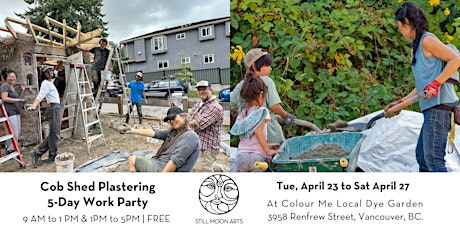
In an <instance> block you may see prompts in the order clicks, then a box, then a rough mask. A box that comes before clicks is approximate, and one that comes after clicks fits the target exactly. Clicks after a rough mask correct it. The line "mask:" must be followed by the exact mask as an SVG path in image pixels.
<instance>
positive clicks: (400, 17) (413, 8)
mask: <svg viewBox="0 0 460 230" xmlns="http://www.w3.org/2000/svg"><path fill="white" fill-rule="evenodd" d="M406 18H407V20H408V21H409V24H410V25H411V26H412V27H413V28H414V29H415V32H416V34H415V39H414V41H413V42H412V65H415V63H416V62H417V59H416V58H415V54H416V53H417V49H418V45H419V43H420V39H421V37H422V35H423V33H425V32H426V31H428V29H429V26H428V19H427V17H426V14H425V12H424V11H423V10H422V9H421V8H420V7H419V6H417V5H416V4H414V3H412V2H406V3H404V4H402V5H401V7H399V9H398V10H396V13H395V20H396V21H400V22H401V23H402V24H403V25H405V24H406Z"/></svg>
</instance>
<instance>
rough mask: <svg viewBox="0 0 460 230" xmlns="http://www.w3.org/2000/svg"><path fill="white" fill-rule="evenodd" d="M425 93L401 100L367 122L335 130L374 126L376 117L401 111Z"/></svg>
mask: <svg viewBox="0 0 460 230" xmlns="http://www.w3.org/2000/svg"><path fill="white" fill-rule="evenodd" d="M426 95H427V92H426V91H425V90H424V91H423V92H421V93H419V94H417V95H415V96H413V97H412V98H411V99H409V100H407V101H403V102H401V103H399V104H397V105H395V106H393V107H391V108H390V109H388V111H386V112H382V113H379V114H377V115H376V116H375V117H373V118H371V119H370V120H369V122H367V123H355V124H348V126H346V127H342V128H337V130H338V131H349V132H361V131H364V130H367V129H370V128H372V126H374V124H375V122H376V121H377V120H378V119H380V118H382V117H385V115H393V116H394V115H397V114H396V113H397V112H398V111H401V110H402V109H404V108H406V107H407V106H409V105H412V104H414V103H415V102H418V101H420V99H422V98H425V97H426Z"/></svg>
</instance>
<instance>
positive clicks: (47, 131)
mask: <svg viewBox="0 0 460 230" xmlns="http://www.w3.org/2000/svg"><path fill="white" fill-rule="evenodd" d="M42 130H43V139H46V137H48V135H50V125H49V123H48V122H47V121H45V122H43V124H42Z"/></svg>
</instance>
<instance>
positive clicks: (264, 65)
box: [230, 48, 295, 144]
mask: <svg viewBox="0 0 460 230" xmlns="http://www.w3.org/2000/svg"><path fill="white" fill-rule="evenodd" d="M271 64H272V58H271V57H270V54H268V52H267V51H265V50H263V49H260V48H257V49H252V50H250V51H249V52H248V53H247V54H246V56H245V57H244V65H245V67H246V71H247V72H246V76H247V75H248V74H251V75H255V76H256V77H259V78H260V79H262V80H263V81H264V84H265V85H266V86H267V90H268V91H267V92H266V94H265V102H264V104H263V106H264V107H265V108H267V109H268V110H269V111H270V117H271V118H272V119H270V122H269V123H268V127H267V132H268V134H267V136H268V137H267V139H268V143H271V144H280V143H282V142H284V141H285V140H286V138H285V137H284V134H283V129H282V128H281V125H280V124H279V123H278V121H277V120H276V119H275V117H276V114H278V115H280V116H281V117H282V118H283V123H284V124H287V125H294V120H295V116H294V115H292V114H290V113H288V112H286V111H285V110H284V109H283V107H282V106H281V99H280V96H279V94H278V92H277V91H276V85H275V83H274V82H273V80H272V79H271V78H270V77H268V76H269V75H270V72H271V70H272V68H271V66H270V65H271ZM246 76H245V78H246ZM244 81H245V80H243V81H240V82H239V83H238V84H237V85H236V86H235V88H234V89H233V91H232V92H231V93H230V106H231V107H232V109H234V108H237V109H238V112H239V113H241V111H242V110H243V109H244V108H246V101H245V100H244V99H243V98H242V97H241V95H240V93H241V87H242V85H243V83H244Z"/></svg>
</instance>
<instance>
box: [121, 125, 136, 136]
mask: <svg viewBox="0 0 460 230" xmlns="http://www.w3.org/2000/svg"><path fill="white" fill-rule="evenodd" d="M118 131H119V132H120V134H131V133H133V128H132V127H131V126H129V125H128V124H124V125H121V126H119V127H118Z"/></svg>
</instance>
